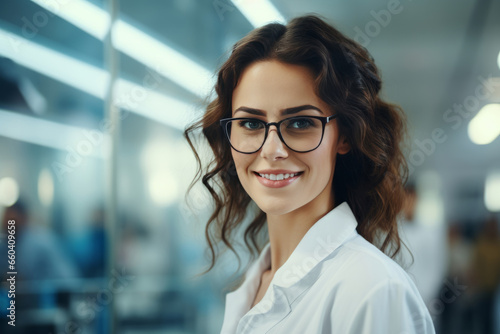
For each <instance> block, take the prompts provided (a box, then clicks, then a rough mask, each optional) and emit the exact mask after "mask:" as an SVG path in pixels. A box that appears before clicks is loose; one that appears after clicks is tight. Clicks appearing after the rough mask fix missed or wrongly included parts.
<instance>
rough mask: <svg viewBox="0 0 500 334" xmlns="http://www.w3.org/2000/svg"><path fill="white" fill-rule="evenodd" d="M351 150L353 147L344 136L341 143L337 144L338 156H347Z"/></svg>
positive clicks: (340, 140) (340, 138) (341, 137)
mask: <svg viewBox="0 0 500 334" xmlns="http://www.w3.org/2000/svg"><path fill="white" fill-rule="evenodd" d="M350 150H351V145H349V143H348V142H347V139H346V138H345V137H344V136H340V137H339V141H338V143H337V153H338V154H346V153H348V152H349V151H350Z"/></svg>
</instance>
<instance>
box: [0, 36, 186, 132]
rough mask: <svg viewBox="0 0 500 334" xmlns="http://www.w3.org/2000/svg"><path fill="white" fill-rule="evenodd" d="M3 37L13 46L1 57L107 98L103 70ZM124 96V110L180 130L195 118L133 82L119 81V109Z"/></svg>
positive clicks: (2, 49)
mask: <svg viewBox="0 0 500 334" xmlns="http://www.w3.org/2000/svg"><path fill="white" fill-rule="evenodd" d="M2 38H3V39H4V40H6V41H12V42H13V43H12V44H11V45H9V43H0V55H2V56H5V57H7V58H11V59H14V60H15V61H17V62H19V64H21V65H23V66H25V67H26V68H29V69H32V70H34V71H36V72H39V73H42V74H44V75H46V76H48V77H51V78H54V79H56V80H58V81H61V82H63V83H65V84H68V85H70V86H73V87H75V88H77V89H80V90H82V91H84V92H86V93H88V94H91V95H93V96H95V97H98V98H100V99H104V98H105V96H106V89H107V84H108V80H109V75H108V73H107V72H106V71H104V70H103V69H100V68H98V67H95V66H91V65H89V64H86V63H84V62H82V61H79V60H76V59H74V58H71V57H69V56H66V55H64V54H62V53H59V52H56V51H54V50H51V49H48V48H46V47H44V46H41V45H38V44H36V43H33V42H31V41H29V40H26V39H24V38H21V37H19V36H16V35H14V34H11V33H9V32H6V31H3V30H1V29H0V40H1V39H2ZM28 55H29V56H28ZM134 92H140V93H141V94H140V95H141V99H140V100H138V99H137V98H136V99H135V100H134ZM122 97H127V100H128V101H129V103H128V104H126V105H125V109H128V110H130V111H133V112H135V113H137V114H139V115H142V116H144V117H147V118H150V119H152V120H154V121H157V122H161V123H163V124H166V125H168V126H172V127H174V128H177V129H179V130H181V131H183V130H184V128H185V126H186V125H187V122H189V121H191V120H192V119H193V117H194V112H195V110H194V108H193V106H191V105H189V104H187V103H184V102H182V101H179V100H177V99H174V98H172V97H169V96H166V95H163V94H160V93H157V92H155V91H153V90H151V89H147V88H145V87H143V86H140V85H137V84H135V83H132V82H130V81H127V80H124V79H118V80H117V83H116V87H115V98H116V100H115V101H116V104H117V105H118V106H119V107H121V108H124V105H123V104H120V101H121V100H122ZM1 134H2V133H1V132H0V135H1Z"/></svg>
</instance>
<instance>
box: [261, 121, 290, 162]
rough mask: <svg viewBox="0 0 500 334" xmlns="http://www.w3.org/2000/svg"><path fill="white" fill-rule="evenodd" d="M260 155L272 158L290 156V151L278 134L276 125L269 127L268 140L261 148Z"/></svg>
mask: <svg viewBox="0 0 500 334" xmlns="http://www.w3.org/2000/svg"><path fill="white" fill-rule="evenodd" d="M260 156H261V157H262V158H264V159H270V160H276V159H279V158H286V157H288V151H287V149H286V146H285V144H284V143H283V142H282V141H281V139H280V137H279V135H278V130H277V128H276V126H271V127H270V128H269V133H268V134H267V138H266V141H265V142H264V145H263V146H262V148H261V150H260Z"/></svg>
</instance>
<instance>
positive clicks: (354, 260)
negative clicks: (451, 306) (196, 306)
mask: <svg viewBox="0 0 500 334" xmlns="http://www.w3.org/2000/svg"><path fill="white" fill-rule="evenodd" d="M356 226H357V222H356V219H355V217H354V215H353V213H352V211H351V209H350V207H349V205H348V204H347V203H346V202H344V203H342V204H340V205H339V206H337V207H336V208H334V209H333V210H332V211H330V212H329V213H327V214H326V215H325V216H323V217H322V218H321V219H320V220H318V221H317V222H316V223H315V224H314V225H313V226H312V227H311V228H310V229H309V231H308V232H307V233H306V234H305V236H304V237H303V238H302V240H301V241H300V243H299V244H298V246H297V247H296V248H295V250H294V251H293V253H292V254H291V255H290V257H289V258H288V260H287V261H286V262H285V263H284V264H283V266H282V267H281V268H279V269H278V270H277V272H276V274H275V275H274V277H273V279H272V281H271V284H270V286H269V288H268V290H267V291H266V294H265V295H264V297H263V298H262V300H261V301H260V302H259V303H258V304H257V305H255V306H254V307H253V308H252V309H250V306H251V304H252V302H253V300H254V298H255V294H256V292H257V289H258V287H259V284H260V277H261V274H262V272H263V271H264V270H266V269H268V268H269V267H270V264H271V262H270V261H271V260H270V259H271V257H270V252H271V248H270V244H269V243H268V244H267V245H266V246H265V248H264V249H263V251H262V253H261V254H260V256H259V258H258V259H257V261H256V262H255V263H253V264H252V266H251V267H250V269H249V270H248V272H247V275H246V278H245V280H244V282H243V284H242V285H241V286H240V287H239V288H238V289H237V290H235V291H233V292H230V293H228V294H227V296H226V307H225V314H224V322H223V325H222V331H221V334H234V333H238V334H243V333H257V334H264V333H283V334H290V333H299V334H304V333H306V334H315V333H323V334H326V333H336V334H368V333H370V334H374V333H380V334H396V333H397V334H413V333H419V334H424V333H425V334H427V333H435V331H434V327H433V324H432V320H431V317H430V314H429V312H428V310H427V308H426V307H425V305H424V302H423V301H422V298H421V297H420V295H419V293H418V290H417V288H416V287H415V284H414V283H413V281H412V280H411V278H410V277H409V276H408V275H407V273H406V272H405V271H404V270H403V269H402V268H401V267H400V266H399V265H398V264H397V263H396V262H394V261H393V260H392V259H390V258H389V257H388V256H386V255H385V254H384V253H382V252H381V251H380V250H379V249H378V248H376V247H375V246H373V245H372V244H371V243H369V242H368V241H366V240H365V239H364V238H363V237H361V236H360V235H359V234H358V233H357V231H356Z"/></svg>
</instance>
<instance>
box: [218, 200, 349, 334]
mask: <svg viewBox="0 0 500 334" xmlns="http://www.w3.org/2000/svg"><path fill="white" fill-rule="evenodd" d="M356 226H357V222H356V218H355V217H354V214H353V213H352V211H351V208H350V207H349V205H348V204H347V202H343V203H342V204H340V205H338V206H337V207H335V208H334V209H333V210H331V211H330V212H328V213H327V214H326V215H324V216H323V217H321V218H320V219H319V220H318V221H317V222H316V223H315V224H314V225H313V226H312V227H311V228H310V229H309V230H308V231H307V233H306V234H305V235H304V237H303V238H302V239H301V241H300V242H299V244H298V245H297V247H296V248H295V250H294V251H293V252H292V254H291V255H290V257H289V258H288V260H287V261H286V262H285V263H284V264H283V265H282V266H281V267H280V268H279V269H278V270H277V271H276V273H275V275H274V277H273V279H272V281H271V283H270V286H269V288H268V290H267V292H266V294H265V296H264V297H263V298H262V300H261V301H260V302H259V303H258V304H257V305H255V306H254V307H253V308H252V309H250V310H249V308H250V306H251V304H252V302H253V299H254V298H255V294H256V292H257V289H258V287H259V284H260V277H261V276H262V273H263V272H264V270H266V269H268V268H269V267H270V265H271V247H270V243H268V244H267V245H266V246H265V247H264V248H263V250H262V252H261V254H260V256H259V258H258V259H257V261H256V262H255V263H254V264H253V265H252V266H251V267H250V269H249V270H248V272H247V275H246V278H245V281H244V282H243V284H242V285H241V286H240V287H239V288H238V289H237V290H236V291H234V292H231V293H228V294H227V296H226V309H225V314H224V324H223V328H222V332H221V333H234V332H236V330H235V329H236V328H238V331H237V332H238V333H246V332H251V331H252V329H253V325H255V324H257V323H259V330H264V329H265V328H271V327H272V326H273V325H274V324H276V323H277V322H279V321H280V320H281V319H283V318H284V317H285V316H286V315H287V314H288V313H289V312H290V310H291V308H290V304H291V303H292V302H293V301H294V300H295V299H296V298H297V297H298V296H299V295H300V294H301V293H302V292H304V291H305V290H306V289H307V288H308V287H310V286H311V285H312V284H313V283H314V282H315V281H316V280H317V279H318V277H319V275H320V274H321V263H322V262H323V261H324V260H325V259H326V258H327V257H329V256H330V255H332V253H334V252H335V250H337V249H338V248H339V247H340V246H341V245H342V244H343V243H344V242H345V241H346V240H348V239H350V238H352V237H354V236H356V235H357V232H356ZM248 310H249V311H248ZM245 313H246V314H245ZM240 319H241V321H240Z"/></svg>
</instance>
